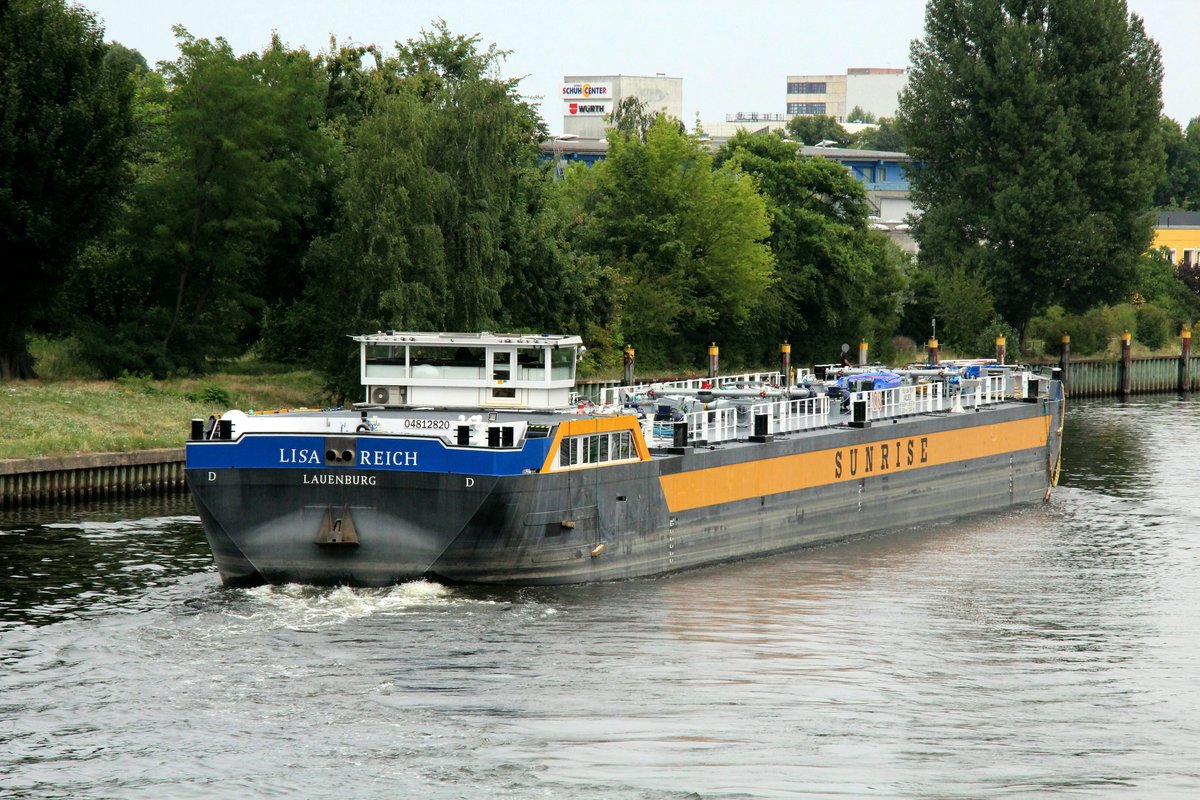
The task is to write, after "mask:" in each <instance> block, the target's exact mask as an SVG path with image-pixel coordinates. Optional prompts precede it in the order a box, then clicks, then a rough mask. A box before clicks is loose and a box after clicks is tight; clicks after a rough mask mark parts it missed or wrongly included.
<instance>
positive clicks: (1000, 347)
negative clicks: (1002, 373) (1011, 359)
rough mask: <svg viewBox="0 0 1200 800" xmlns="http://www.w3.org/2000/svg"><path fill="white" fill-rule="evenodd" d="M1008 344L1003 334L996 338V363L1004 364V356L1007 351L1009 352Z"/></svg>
mask: <svg viewBox="0 0 1200 800" xmlns="http://www.w3.org/2000/svg"><path fill="white" fill-rule="evenodd" d="M1006 344H1007V340H1006V339H1005V338H1004V336H1003V334H1001V335H1000V336H997V337H996V362H997V363H999V364H1003V363H1004V356H1005V354H1006V353H1005V351H1006V350H1007V347H1006Z"/></svg>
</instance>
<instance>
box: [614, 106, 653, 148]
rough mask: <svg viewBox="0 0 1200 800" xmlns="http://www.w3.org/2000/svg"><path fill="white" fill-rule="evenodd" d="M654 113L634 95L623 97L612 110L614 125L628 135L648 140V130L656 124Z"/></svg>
mask: <svg viewBox="0 0 1200 800" xmlns="http://www.w3.org/2000/svg"><path fill="white" fill-rule="evenodd" d="M654 116H655V115H654V114H653V113H652V112H651V111H650V109H649V108H647V107H646V104H645V103H644V102H642V101H641V100H640V99H638V98H637V97H635V96H634V95H628V96H626V97H622V98H621V99H620V100H618V101H617V104H616V105H615V106H614V107H613V111H612V126H613V127H614V128H616V129H617V130H618V131H620V132H621V133H623V134H625V135H628V136H636V137H638V138H639V139H641V140H642V141H645V140H646V131H647V130H648V129H649V128H650V126H651V125H653V124H654Z"/></svg>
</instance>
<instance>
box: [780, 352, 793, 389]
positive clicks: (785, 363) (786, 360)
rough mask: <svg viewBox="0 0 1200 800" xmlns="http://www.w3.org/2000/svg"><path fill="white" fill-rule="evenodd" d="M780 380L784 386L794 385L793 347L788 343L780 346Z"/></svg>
mask: <svg viewBox="0 0 1200 800" xmlns="http://www.w3.org/2000/svg"><path fill="white" fill-rule="evenodd" d="M779 379H780V380H781V381H783V385H784V386H791V385H792V346H791V345H790V344H788V343H787V342H784V343H783V344H781V345H779Z"/></svg>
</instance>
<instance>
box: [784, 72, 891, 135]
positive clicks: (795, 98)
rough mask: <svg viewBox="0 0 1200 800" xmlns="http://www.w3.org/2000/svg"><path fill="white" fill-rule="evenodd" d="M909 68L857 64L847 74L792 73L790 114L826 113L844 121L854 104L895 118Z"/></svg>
mask: <svg viewBox="0 0 1200 800" xmlns="http://www.w3.org/2000/svg"><path fill="white" fill-rule="evenodd" d="M907 85H908V70H907V69H893V68H890V67H855V68H852V69H848V70H846V74H845V75H789V76H788V79H787V107H786V108H787V116H789V117H793V116H826V117H833V118H834V119H835V120H837V121H838V122H845V121H846V116H847V115H848V114H849V113H850V112H851V111H853V110H854V107H855V106H858V107H859V108H861V109H862V110H863V111H864V112H866V113H869V114H874V115H875V117H876V118H879V117H894V116H896V111H897V110H898V109H899V107H900V104H899V95H900V92H902V91H903V90H904V87H905V86H907Z"/></svg>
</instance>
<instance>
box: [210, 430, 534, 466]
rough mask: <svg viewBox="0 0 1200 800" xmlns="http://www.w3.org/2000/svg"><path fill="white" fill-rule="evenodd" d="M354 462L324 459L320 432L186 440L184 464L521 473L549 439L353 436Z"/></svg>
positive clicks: (530, 464)
mask: <svg viewBox="0 0 1200 800" xmlns="http://www.w3.org/2000/svg"><path fill="white" fill-rule="evenodd" d="M355 439H356V440H357V443H358V449H357V452H356V453H355V454H354V462H353V464H350V463H347V464H330V465H326V463H325V437H324V436H294V435H286V434H280V435H276V434H247V435H244V436H243V437H242V438H241V439H238V440H237V441H232V442H217V441H208V442H189V443H188V445H187V468H188V469H305V470H313V469H328V470H333V471H346V470H353V469H369V470H395V471H400V472H450V473H462V474H465V475H497V476H499V475H520V474H521V473H523V472H525V471H526V470H538V469H540V468H541V466H542V464H544V463H545V462H546V455H547V453H548V452H549V450H550V441H551V440H550V439H526V440H525V443H524V446H523V447H522V448H521V449H520V450H513V449H503V450H502V449H494V448H480V447H461V448H459V447H447V446H446V444H445V443H444V442H442V441H441V440H440V439H431V438H416V437H414V438H405V437H401V436H369V435H368V436H357V437H355Z"/></svg>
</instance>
